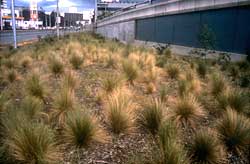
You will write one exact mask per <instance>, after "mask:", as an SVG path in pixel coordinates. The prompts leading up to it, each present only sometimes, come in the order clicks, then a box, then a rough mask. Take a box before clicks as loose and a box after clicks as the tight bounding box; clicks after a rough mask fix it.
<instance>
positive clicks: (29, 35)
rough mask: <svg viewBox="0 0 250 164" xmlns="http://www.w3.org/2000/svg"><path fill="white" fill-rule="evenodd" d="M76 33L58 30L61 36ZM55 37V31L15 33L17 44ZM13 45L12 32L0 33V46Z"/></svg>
mask: <svg viewBox="0 0 250 164" xmlns="http://www.w3.org/2000/svg"><path fill="white" fill-rule="evenodd" d="M72 32H76V31H73V30H60V33H61V35H64V34H66V33H72ZM48 35H56V30H23V31H21V30H20V31H17V42H18V43H20V42H24V41H31V40H36V39H38V37H39V36H40V37H45V36H48ZM6 44H13V33H12V31H4V32H0V45H6Z"/></svg>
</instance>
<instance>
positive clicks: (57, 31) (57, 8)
mask: <svg viewBox="0 0 250 164" xmlns="http://www.w3.org/2000/svg"><path fill="white" fill-rule="evenodd" d="M58 3H59V0H57V4H56V34H57V39H59V35H60V34H59V19H60V17H59V6H58Z"/></svg>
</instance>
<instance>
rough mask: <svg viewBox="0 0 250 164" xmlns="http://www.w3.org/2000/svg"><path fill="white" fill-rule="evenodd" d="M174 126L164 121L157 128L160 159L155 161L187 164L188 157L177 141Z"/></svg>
mask: <svg viewBox="0 0 250 164" xmlns="http://www.w3.org/2000/svg"><path fill="white" fill-rule="evenodd" d="M175 129H176V128H175V127H174V125H173V124H172V123H171V122H168V121H166V122H165V123H163V124H162V126H161V128H160V129H159V133H158V134H159V148H160V153H159V154H160V159H158V160H157V162H156V163H172V164H187V163H189V162H188V159H187V157H186V152H185V151H184V149H183V147H182V146H181V145H180V144H179V143H177V140H176V133H177V132H176V130H175Z"/></svg>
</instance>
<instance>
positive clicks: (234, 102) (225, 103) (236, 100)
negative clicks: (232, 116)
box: [217, 90, 249, 113]
mask: <svg viewBox="0 0 250 164" xmlns="http://www.w3.org/2000/svg"><path fill="white" fill-rule="evenodd" d="M217 101H218V103H219V106H220V108H221V109H224V110H225V109H227V108H228V107H230V108H232V109H234V110H236V111H237V112H241V113H244V112H248V109H249V100H248V97H247V95H246V94H244V93H243V92H241V91H238V90H231V91H226V92H223V93H221V94H220V95H219V96H218V97H217Z"/></svg>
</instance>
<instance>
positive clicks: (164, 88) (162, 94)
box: [159, 85, 168, 102]
mask: <svg viewBox="0 0 250 164" xmlns="http://www.w3.org/2000/svg"><path fill="white" fill-rule="evenodd" d="M159 96H160V100H161V102H166V101H167V96H168V86H166V85H162V86H161V87H160V90H159Z"/></svg>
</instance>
